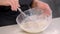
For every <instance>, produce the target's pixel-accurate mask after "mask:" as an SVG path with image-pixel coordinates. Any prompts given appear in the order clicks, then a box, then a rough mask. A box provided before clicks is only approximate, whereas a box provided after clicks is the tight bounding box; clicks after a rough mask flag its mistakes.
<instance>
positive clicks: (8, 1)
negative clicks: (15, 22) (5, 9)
mask: <svg viewBox="0 0 60 34" xmlns="http://www.w3.org/2000/svg"><path fill="white" fill-rule="evenodd" d="M0 5H4V6H11V9H12V10H14V11H17V8H18V7H20V5H19V2H18V0H1V1H0Z"/></svg>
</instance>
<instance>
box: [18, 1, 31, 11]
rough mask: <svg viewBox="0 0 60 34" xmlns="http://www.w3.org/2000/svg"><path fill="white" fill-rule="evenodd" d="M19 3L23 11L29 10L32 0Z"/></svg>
mask: <svg viewBox="0 0 60 34" xmlns="http://www.w3.org/2000/svg"><path fill="white" fill-rule="evenodd" d="M19 3H20V5H21V9H22V10H23V11H25V10H27V9H29V7H30V5H31V3H32V0H19Z"/></svg>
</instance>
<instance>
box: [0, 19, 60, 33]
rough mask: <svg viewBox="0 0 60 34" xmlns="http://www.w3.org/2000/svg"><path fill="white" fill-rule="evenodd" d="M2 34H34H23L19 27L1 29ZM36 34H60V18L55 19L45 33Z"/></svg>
mask: <svg viewBox="0 0 60 34" xmlns="http://www.w3.org/2000/svg"><path fill="white" fill-rule="evenodd" d="M0 34H32V33H26V32H23V31H22V30H21V29H20V28H19V26H18V25H10V26H4V27H0ZM36 34H60V18H54V19H53V20H52V23H51V24H50V26H49V27H48V28H47V29H46V30H45V31H43V32H40V33H36Z"/></svg>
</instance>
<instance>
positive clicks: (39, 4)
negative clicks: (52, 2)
mask: <svg viewBox="0 0 60 34" xmlns="http://www.w3.org/2000/svg"><path fill="white" fill-rule="evenodd" d="M35 7H37V8H39V9H41V10H42V11H43V13H44V15H50V14H51V9H50V7H49V5H48V4H47V3H44V2H42V1H35V2H34V3H33V8H35Z"/></svg>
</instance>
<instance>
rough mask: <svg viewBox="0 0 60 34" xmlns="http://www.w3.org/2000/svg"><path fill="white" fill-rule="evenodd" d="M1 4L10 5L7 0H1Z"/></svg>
mask: <svg viewBox="0 0 60 34" xmlns="http://www.w3.org/2000/svg"><path fill="white" fill-rule="evenodd" d="M0 5H4V6H8V4H7V1H6V0H1V1H0Z"/></svg>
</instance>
